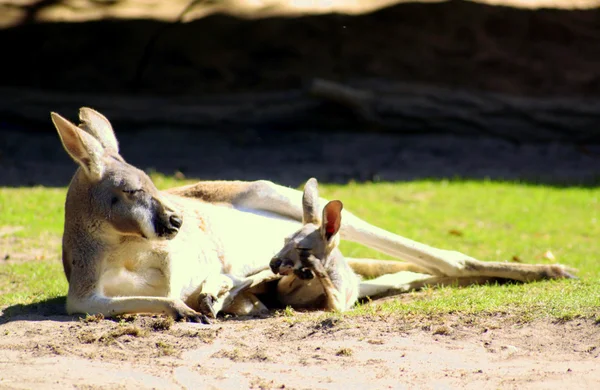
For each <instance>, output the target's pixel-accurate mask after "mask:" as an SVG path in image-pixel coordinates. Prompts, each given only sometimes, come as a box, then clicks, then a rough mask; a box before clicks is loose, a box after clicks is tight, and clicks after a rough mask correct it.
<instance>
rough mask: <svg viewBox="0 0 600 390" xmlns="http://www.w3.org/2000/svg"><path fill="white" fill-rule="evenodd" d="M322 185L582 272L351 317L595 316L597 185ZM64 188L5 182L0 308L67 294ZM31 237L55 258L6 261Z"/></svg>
mask: <svg viewBox="0 0 600 390" xmlns="http://www.w3.org/2000/svg"><path fill="white" fill-rule="evenodd" d="M151 176H152V178H153V180H154V181H155V183H156V184H157V186H158V187H159V188H167V187H172V186H176V185H183V184H187V183H192V182H194V180H193V179H189V180H180V179H175V178H172V177H166V176H163V175H160V174H156V173H152V174H151ZM320 189H321V194H322V195H323V196H324V197H327V198H329V199H340V200H342V201H343V202H344V206H345V208H347V209H348V210H352V211H353V212H354V213H355V214H357V215H359V216H361V217H362V218H364V219H365V220H367V221H369V222H371V223H373V224H375V225H377V226H380V227H382V228H384V229H387V230H390V231H392V232H396V233H398V234H401V235H403V236H405V237H407V238H411V239H413V240H416V241H420V242H424V243H427V244H429V245H432V246H436V247H440V248H445V249H453V250H457V251H460V252H463V253H466V254H468V255H470V256H473V257H475V258H479V259H482V260H492V261H511V259H519V260H520V261H522V262H524V263H556V262H559V263H562V264H565V265H568V266H570V267H574V268H577V269H578V270H579V272H578V274H577V275H578V276H579V277H580V280H564V281H551V282H539V283H531V284H506V285H489V286H476V287H466V288H451V287H445V288H440V289H426V290H425V291H422V292H418V293H411V294H408V295H405V296H404V297H403V299H402V300H400V299H397V300H388V301H385V302H384V303H381V304H377V305H373V304H364V305H359V306H357V308H356V309H355V310H353V311H351V312H350V314H349V315H368V316H375V317H377V316H390V315H394V316H400V317H402V316H405V317H413V316H439V315H445V314H458V315H461V316H469V315H473V316H480V315H484V316H485V315H488V316H496V315H504V316H506V315H510V316H512V315H515V316H519V317H520V320H521V321H529V320H533V319H536V318H552V319H556V320H570V319H574V318H582V317H584V318H591V319H598V317H597V313H598V311H599V310H600V263H599V262H598V253H600V244H599V240H598V237H600V189H598V188H577V187H571V188H555V187H546V186H541V185H528V184H520V183H498V182H491V181H418V182H410V183H375V184H373V183H366V184H357V183H350V184H348V185H326V184H320ZM65 194H66V190H65V188H42V187H36V188H0V205H1V206H2V212H1V213H0V245H2V246H1V247H0V307H6V306H10V305H17V304H21V305H26V304H31V303H36V302H41V301H44V300H48V299H51V298H55V297H58V296H63V295H64V294H66V291H67V283H66V280H65V277H64V275H63V272H62V265H61V263H60V260H59V259H60V235H61V234H62V225H63V213H64V199H65ZM2 232H4V233H2ZM8 238H10V240H12V241H7V240H8ZM2 240H4V241H2ZM30 243H33V247H39V248H42V249H43V248H47V249H48V248H49V250H50V252H51V253H53V255H52V256H49V257H47V258H46V260H40V259H37V260H36V259H35V258H36V257H35V256H33V255H32V256H31V259H30V261H13V260H11V259H13V258H14V256H12V255H11V257H10V258H9V260H2V259H3V257H4V253H2V252H7V253H9V252H10V253H11V254H12V253H17V252H22V253H25V254H27V253H30V252H29V251H30V249H31V247H32V245H30ZM5 248H6V250H5ZM342 250H343V251H344V253H345V254H346V256H348V257H373V258H387V257H386V256H384V255H382V254H380V253H378V252H375V251H372V250H370V249H367V248H364V247H362V246H360V245H356V244H353V243H347V242H344V243H342ZM32 253H33V252H32ZM553 257H554V259H553ZM26 260H27V258H26ZM266 261H268V259H267V260H266ZM280 315H282V316H283V317H284V318H286V319H290V318H291V317H293V318H294V319H295V318H297V317H299V316H301V315H300V313H297V312H295V311H293V310H290V309H285V310H283V311H282V312H281V313H280Z"/></svg>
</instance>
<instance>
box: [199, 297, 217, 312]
mask: <svg viewBox="0 0 600 390" xmlns="http://www.w3.org/2000/svg"><path fill="white" fill-rule="evenodd" d="M216 302H217V297H215V296H214V295H212V294H208V293H200V295H198V311H199V312H200V313H202V314H203V315H205V316H208V317H210V318H217V311H216V310H215V307H214V306H215V303H216Z"/></svg>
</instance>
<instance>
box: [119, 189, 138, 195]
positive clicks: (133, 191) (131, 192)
mask: <svg viewBox="0 0 600 390" xmlns="http://www.w3.org/2000/svg"><path fill="white" fill-rule="evenodd" d="M142 191H143V190H142V189H141V188H140V189H139V190H123V192H124V193H126V194H128V195H133V194H135V193H137V192H142Z"/></svg>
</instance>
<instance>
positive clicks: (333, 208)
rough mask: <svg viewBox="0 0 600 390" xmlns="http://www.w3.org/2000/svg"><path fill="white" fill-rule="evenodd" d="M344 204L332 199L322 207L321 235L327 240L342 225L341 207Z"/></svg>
mask: <svg viewBox="0 0 600 390" xmlns="http://www.w3.org/2000/svg"><path fill="white" fill-rule="evenodd" d="M343 208H344V204H343V203H342V202H340V201H339V200H332V201H331V202H329V203H327V204H326V205H325V208H324V209H323V224H322V225H321V235H322V236H323V237H324V238H325V239H326V240H327V241H329V240H331V237H333V236H335V235H336V234H337V232H338V231H339V230H340V227H341V226H342V209H343Z"/></svg>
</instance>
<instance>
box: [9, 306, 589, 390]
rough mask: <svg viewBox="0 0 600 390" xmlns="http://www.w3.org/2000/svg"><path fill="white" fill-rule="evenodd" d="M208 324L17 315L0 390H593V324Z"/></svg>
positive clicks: (349, 320)
mask: <svg viewBox="0 0 600 390" xmlns="http://www.w3.org/2000/svg"><path fill="white" fill-rule="evenodd" d="M323 318H324V317H323V316H322V315H321V314H319V313H311V314H304V315H302V317H301V319H300V320H298V319H297V318H291V317H285V316H279V315H276V314H275V315H274V316H271V317H269V318H257V319H247V320H243V321H238V320H235V319H229V320H227V319H221V320H219V321H218V322H217V323H215V324H212V325H208V326H205V325H198V324H191V323H172V322H171V321H169V320H168V319H166V318H163V317H145V316H135V317H124V318H122V319H121V320H120V321H113V320H105V319H102V318H96V317H87V318H82V319H79V320H78V319H77V318H75V319H74V318H72V317H67V316H57V315H51V316H39V315H28V314H27V315H17V316H14V317H11V318H10V319H9V321H8V322H5V323H4V324H3V325H1V326H0V367H1V368H2V370H1V371H2V374H0V385H1V386H2V387H3V388H31V387H43V388H64V387H70V386H74V387H76V388H101V387H102V388H106V387H109V388H197V387H198V386H202V387H203V388H215V389H216V388H220V389H222V388H256V389H258V388H260V389H270V388H286V389H305V388H311V389H337V388H343V387H347V388H372V387H376V388H388V387H389V388H415V387H418V388H439V387H440V386H441V387H446V388H447V387H450V388H481V387H482V386H483V387H485V388H488V387H489V388H498V387H502V388H515V389H517V388H519V389H521V388H562V387H577V388H594V387H597V386H598V385H599V384H600V370H599V369H598V367H600V365H599V364H598V363H600V342H599V340H600V339H599V338H598V333H599V328H598V324H594V323H593V322H591V321H577V320H575V321H571V322H567V323H550V322H547V321H538V322H534V323H526V324H520V323H515V322H514V321H512V320H510V319H507V318H504V319H497V318H479V319H473V320H472V321H471V323H470V324H467V323H466V322H465V321H464V320H465V319H460V318H452V317H451V316H449V317H446V318H444V319H443V320H442V319H440V320H439V321H435V320H434V321H426V322H424V323H421V324H419V323H415V321H414V320H413V321H411V320H408V319H403V318H363V317H357V318H353V317H344V318H342V319H337V318H326V319H323Z"/></svg>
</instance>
